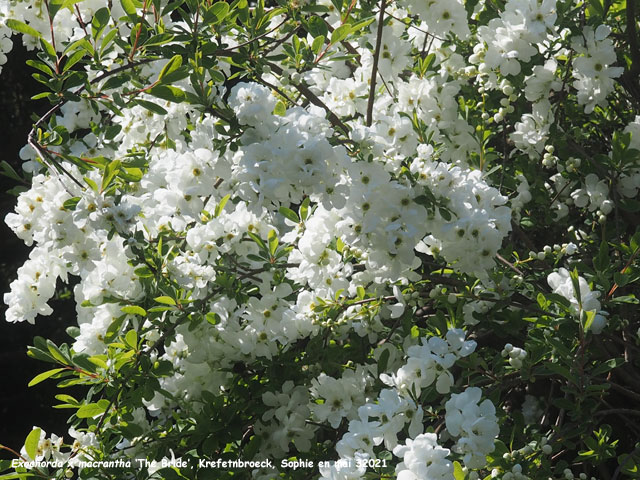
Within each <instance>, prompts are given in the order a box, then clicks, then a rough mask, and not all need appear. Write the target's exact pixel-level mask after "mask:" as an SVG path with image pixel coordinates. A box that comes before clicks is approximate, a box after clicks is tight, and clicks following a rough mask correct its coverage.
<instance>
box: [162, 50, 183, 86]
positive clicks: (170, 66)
mask: <svg viewBox="0 0 640 480" xmlns="http://www.w3.org/2000/svg"><path fill="white" fill-rule="evenodd" d="M180 65H182V55H174V56H173V57H171V60H169V61H168V62H167V64H166V65H165V66H164V67H162V70H160V74H159V75H158V82H162V79H163V78H164V76H165V75H168V74H169V73H171V72H174V71H175V70H177V69H178V68H179V67H180Z"/></svg>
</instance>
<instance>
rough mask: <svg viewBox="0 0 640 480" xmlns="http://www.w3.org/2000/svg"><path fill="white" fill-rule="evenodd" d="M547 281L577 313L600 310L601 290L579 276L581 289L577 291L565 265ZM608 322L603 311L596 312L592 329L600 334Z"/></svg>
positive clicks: (551, 274) (550, 275)
mask: <svg viewBox="0 0 640 480" xmlns="http://www.w3.org/2000/svg"><path fill="white" fill-rule="evenodd" d="M547 283H548V284H549V286H550V287H551V288H552V289H553V293H557V294H558V295H561V296H563V297H564V298H566V299H567V300H569V302H571V307H572V309H573V311H574V313H575V314H577V315H579V316H581V315H582V313H583V312H591V311H595V312H599V310H600V301H599V300H598V297H599V296H600V292H594V291H592V290H591V288H589V284H588V283H587V281H586V280H585V279H584V278H583V277H580V276H578V287H579V291H577V292H576V289H575V288H574V285H573V281H572V280H571V274H570V273H569V271H568V270H567V269H566V268H564V267H562V268H559V269H558V271H557V272H552V273H550V274H549V276H548V277H547ZM606 324H607V318H606V317H605V316H604V315H602V314H601V313H596V315H595V317H594V319H593V323H592V324H591V328H590V330H591V332H593V333H595V334H599V333H600V332H602V330H603V329H604V327H605V325H606Z"/></svg>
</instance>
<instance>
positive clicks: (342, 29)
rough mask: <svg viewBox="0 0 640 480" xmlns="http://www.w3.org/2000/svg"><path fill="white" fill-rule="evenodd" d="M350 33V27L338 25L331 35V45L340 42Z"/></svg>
mask: <svg viewBox="0 0 640 480" xmlns="http://www.w3.org/2000/svg"><path fill="white" fill-rule="evenodd" d="M349 33H351V25H340V26H339V27H338V28H336V29H335V30H334V31H333V32H332V33H331V43H332V44H334V45H335V44H336V43H338V42H341V41H342V40H344V39H345V38H347V36H348V35H349Z"/></svg>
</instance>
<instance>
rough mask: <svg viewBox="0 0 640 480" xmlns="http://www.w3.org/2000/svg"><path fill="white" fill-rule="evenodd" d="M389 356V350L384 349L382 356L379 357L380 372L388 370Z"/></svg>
mask: <svg viewBox="0 0 640 480" xmlns="http://www.w3.org/2000/svg"><path fill="white" fill-rule="evenodd" d="M389 356H390V352H389V350H383V351H382V353H381V354H380V358H378V373H382V372H385V371H386V370H387V365H388V364H389Z"/></svg>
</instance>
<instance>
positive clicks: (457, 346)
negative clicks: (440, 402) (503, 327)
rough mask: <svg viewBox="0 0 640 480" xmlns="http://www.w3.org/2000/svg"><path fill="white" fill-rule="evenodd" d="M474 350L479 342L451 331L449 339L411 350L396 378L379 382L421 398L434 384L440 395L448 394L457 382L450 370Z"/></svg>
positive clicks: (384, 376) (424, 343)
mask: <svg viewBox="0 0 640 480" xmlns="http://www.w3.org/2000/svg"><path fill="white" fill-rule="evenodd" d="M475 349H476V342H475V341H473V340H465V334H464V331H463V330H460V329H452V330H449V331H448V332H447V335H446V340H444V339H442V338H439V337H431V338H429V339H428V340H427V339H426V338H423V339H422V344H421V345H413V346H411V347H409V349H408V350H407V355H408V359H407V363H406V364H405V365H403V366H402V367H401V368H400V369H398V371H397V372H396V373H395V374H393V375H387V374H384V373H383V374H381V375H380V380H382V382H383V383H385V384H386V385H389V386H392V387H395V388H396V389H398V391H399V392H400V393H402V394H405V395H409V394H410V393H415V395H416V396H420V393H421V391H422V389H423V388H426V387H428V386H430V385H431V384H433V383H434V382H435V386H436V390H437V391H438V393H441V394H445V393H449V390H450V389H451V386H452V385H453V381H454V378H453V375H452V373H451V372H450V371H449V369H450V368H451V367H452V366H453V364H454V363H455V362H456V360H458V359H459V358H462V357H466V356H468V355H471V354H472V353H473V352H474V350H475Z"/></svg>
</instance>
